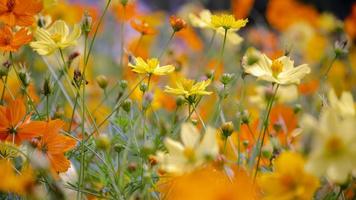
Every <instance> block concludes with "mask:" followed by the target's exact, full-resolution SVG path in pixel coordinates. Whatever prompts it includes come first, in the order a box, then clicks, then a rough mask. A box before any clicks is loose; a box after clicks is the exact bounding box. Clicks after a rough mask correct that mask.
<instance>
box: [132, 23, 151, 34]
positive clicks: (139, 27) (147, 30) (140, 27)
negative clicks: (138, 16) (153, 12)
mask: <svg viewBox="0 0 356 200" xmlns="http://www.w3.org/2000/svg"><path fill="white" fill-rule="evenodd" d="M130 24H131V27H132V28H133V29H135V30H136V31H137V32H139V33H141V34H142V35H154V34H156V33H157V31H156V30H155V29H154V28H153V27H152V26H150V25H149V24H148V23H147V22H146V21H145V20H132V21H131V23H130Z"/></svg>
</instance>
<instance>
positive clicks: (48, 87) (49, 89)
mask: <svg viewBox="0 0 356 200" xmlns="http://www.w3.org/2000/svg"><path fill="white" fill-rule="evenodd" d="M50 82H51V81H50V78H49V77H47V78H45V81H44V83H43V95H45V96H49V95H51V93H52V86H51V83H50Z"/></svg>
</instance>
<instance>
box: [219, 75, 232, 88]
mask: <svg viewBox="0 0 356 200" xmlns="http://www.w3.org/2000/svg"><path fill="white" fill-rule="evenodd" d="M232 78H233V74H228V73H224V74H223V75H222V76H221V78H220V82H221V83H222V84H224V85H228V84H229V83H230V82H231V80H232Z"/></svg>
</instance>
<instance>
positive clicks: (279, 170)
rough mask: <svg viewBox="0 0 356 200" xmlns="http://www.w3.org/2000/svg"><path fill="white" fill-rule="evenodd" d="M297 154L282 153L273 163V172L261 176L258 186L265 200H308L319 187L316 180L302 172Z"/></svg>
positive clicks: (300, 161)
mask: <svg viewBox="0 0 356 200" xmlns="http://www.w3.org/2000/svg"><path fill="white" fill-rule="evenodd" d="M304 165H305V161H304V159H303V157H302V156H301V155H299V154H297V153H291V152H284V153H282V154H281V155H280V156H279V157H278V158H277V159H276V161H275V162H274V172H272V173H266V174H263V175H261V177H260V178H259V185H260V186H261V189H262V191H263V192H264V198H263V199H265V200H293V199H298V200H310V199H313V195H314V192H315V191H316V189H317V188H318V187H319V180H318V178H316V177H314V176H313V175H311V174H309V173H307V172H306V171H305V170H304Z"/></svg>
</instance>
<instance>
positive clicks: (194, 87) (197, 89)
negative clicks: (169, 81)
mask: <svg viewBox="0 0 356 200" xmlns="http://www.w3.org/2000/svg"><path fill="white" fill-rule="evenodd" d="M210 83H211V80H210V79H208V80H205V81H200V82H195V81H194V80H190V79H185V78H182V79H181V80H180V81H178V82H177V83H176V88H172V87H170V86H166V88H165V92H168V93H171V94H175V95H182V96H184V97H185V98H189V97H190V96H193V95H210V94H212V92H208V91H206V90H205V89H206V87H208V86H209V85H210Z"/></svg>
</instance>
